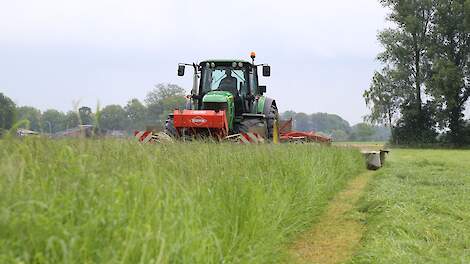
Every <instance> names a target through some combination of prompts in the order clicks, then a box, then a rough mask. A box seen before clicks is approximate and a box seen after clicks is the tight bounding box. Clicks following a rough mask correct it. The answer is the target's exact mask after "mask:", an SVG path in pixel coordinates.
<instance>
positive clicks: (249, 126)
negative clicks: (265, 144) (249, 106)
mask: <svg viewBox="0 0 470 264" xmlns="http://www.w3.org/2000/svg"><path fill="white" fill-rule="evenodd" d="M249 132H252V133H256V134H258V135H259V136H261V137H263V138H267V137H268V128H267V124H266V120H265V119H245V120H243V121H242V122H240V125H239V126H238V133H249Z"/></svg>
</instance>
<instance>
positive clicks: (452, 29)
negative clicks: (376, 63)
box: [364, 0, 470, 145]
mask: <svg viewBox="0 0 470 264" xmlns="http://www.w3.org/2000/svg"><path fill="white" fill-rule="evenodd" d="M381 3H382V4H383V5H384V6H386V7H389V8H390V10H391V13H390V15H389V20H390V21H391V22H393V23H394V27H393V28H391V29H386V30H384V31H382V32H380V33H379V36H378V39H379V41H380V43H381V44H382V45H383V47H384V51H383V52H382V53H381V54H379V56H378V58H379V60H380V61H381V62H382V64H383V65H384V66H383V69H382V70H381V71H379V72H376V74H375V75H374V78H373V80H372V85H371V87H370V88H369V90H367V91H366V92H365V93H364V98H365V100H366V104H367V105H368V106H369V107H370V108H371V114H370V115H369V116H368V118H369V121H371V122H378V123H382V124H383V123H388V124H389V125H391V126H394V134H395V140H399V141H400V140H401V141H402V142H409V143H412V144H414V143H432V142H434V141H435V140H436V138H435V137H432V136H433V135H436V133H435V130H436V128H437V127H439V128H441V130H443V131H447V130H448V131H449V132H448V135H447V136H444V137H441V139H447V140H448V142H451V143H453V144H455V145H462V144H465V143H466V142H465V140H464V138H466V136H465V131H464V127H465V119H464V115H463V111H464V110H465V104H466V102H467V101H468V98H469V96H470V84H469V78H470V71H469V63H470V30H469V29H470V28H469V18H470V10H469V1H468V0H456V1H446V0H437V1H432V0H419V1H400V0H382V1H381ZM423 95H425V97H424V98H425V101H423V99H422V97H423ZM394 117H398V118H395V120H394ZM407 118H410V119H407ZM431 121H432V122H433V123H429V122H431ZM400 137H403V138H400Z"/></svg>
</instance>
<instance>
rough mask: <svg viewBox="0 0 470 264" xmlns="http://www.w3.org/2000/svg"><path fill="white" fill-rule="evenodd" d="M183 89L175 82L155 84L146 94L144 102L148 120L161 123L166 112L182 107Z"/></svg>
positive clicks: (184, 100) (183, 99) (165, 117)
mask: <svg viewBox="0 0 470 264" xmlns="http://www.w3.org/2000/svg"><path fill="white" fill-rule="evenodd" d="M185 102H186V98H185V90H184V89H183V88H181V87H180V86H178V85H176V84H162V83H160V84H157V85H155V88H154V89H153V90H152V91H151V92H149V93H148V94H147V97H146V98H145V104H146V106H147V109H148V119H147V120H148V121H149V122H151V123H154V124H155V123H163V122H164V121H165V120H166V119H167V116H168V114H169V113H170V112H171V111H172V110H174V109H177V108H181V109H182V108H184V105H185Z"/></svg>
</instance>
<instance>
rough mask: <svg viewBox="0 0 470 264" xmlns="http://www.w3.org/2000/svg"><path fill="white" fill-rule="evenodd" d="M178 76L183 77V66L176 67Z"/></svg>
mask: <svg viewBox="0 0 470 264" xmlns="http://www.w3.org/2000/svg"><path fill="white" fill-rule="evenodd" d="M178 76H184V65H178Z"/></svg>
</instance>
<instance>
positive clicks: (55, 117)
mask: <svg viewBox="0 0 470 264" xmlns="http://www.w3.org/2000/svg"><path fill="white" fill-rule="evenodd" d="M41 127H42V130H43V131H44V132H46V133H56V132H59V131H63V130H65V114H64V113H62V112H59V111H57V110H54V109H49V110H46V111H44V113H42V117H41Z"/></svg>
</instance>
